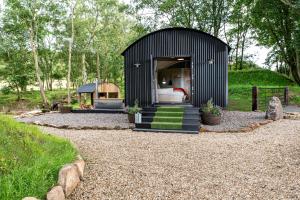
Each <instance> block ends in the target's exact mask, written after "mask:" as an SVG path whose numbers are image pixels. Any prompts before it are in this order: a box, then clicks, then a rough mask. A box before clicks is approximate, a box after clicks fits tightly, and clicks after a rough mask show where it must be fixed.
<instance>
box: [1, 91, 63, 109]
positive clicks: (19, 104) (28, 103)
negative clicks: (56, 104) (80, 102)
mask: <svg viewBox="0 0 300 200" xmlns="http://www.w3.org/2000/svg"><path fill="white" fill-rule="evenodd" d="M46 96H47V98H48V101H49V103H50V104H51V103H52V102H53V101H61V100H63V99H66V98H67V90H53V91H46ZM41 102H42V99H41V95H40V92H39V91H26V92H22V95H21V100H19V101H18V100H17V95H16V94H15V93H14V92H11V93H9V94H7V95H6V94H3V93H1V92H0V111H1V110H5V109H8V110H28V109H33V108H37V107H40V106H41Z"/></svg>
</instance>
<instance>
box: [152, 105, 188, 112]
mask: <svg viewBox="0 0 300 200" xmlns="http://www.w3.org/2000/svg"><path fill="white" fill-rule="evenodd" d="M156 110H157V111H158V112H184V108H183V107H165V106H164V107H157V108H156Z"/></svg>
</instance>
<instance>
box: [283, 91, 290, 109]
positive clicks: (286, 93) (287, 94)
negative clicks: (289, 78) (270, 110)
mask: <svg viewBox="0 0 300 200" xmlns="http://www.w3.org/2000/svg"><path fill="white" fill-rule="evenodd" d="M284 104H285V105H286V106H287V105H289V87H285V88H284Z"/></svg>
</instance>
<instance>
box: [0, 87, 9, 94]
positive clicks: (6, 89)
mask: <svg viewBox="0 0 300 200" xmlns="http://www.w3.org/2000/svg"><path fill="white" fill-rule="evenodd" d="M1 92H2V94H4V95H8V94H10V93H11V88H10V87H7V86H5V87H3V88H2V89H1Z"/></svg>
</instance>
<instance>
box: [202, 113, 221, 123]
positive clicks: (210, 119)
mask: <svg viewBox="0 0 300 200" xmlns="http://www.w3.org/2000/svg"><path fill="white" fill-rule="evenodd" d="M201 119H202V123H203V124H206V125H212V126H214V125H218V124H220V123H221V116H215V115H213V114H211V113H202V118H201Z"/></svg>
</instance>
